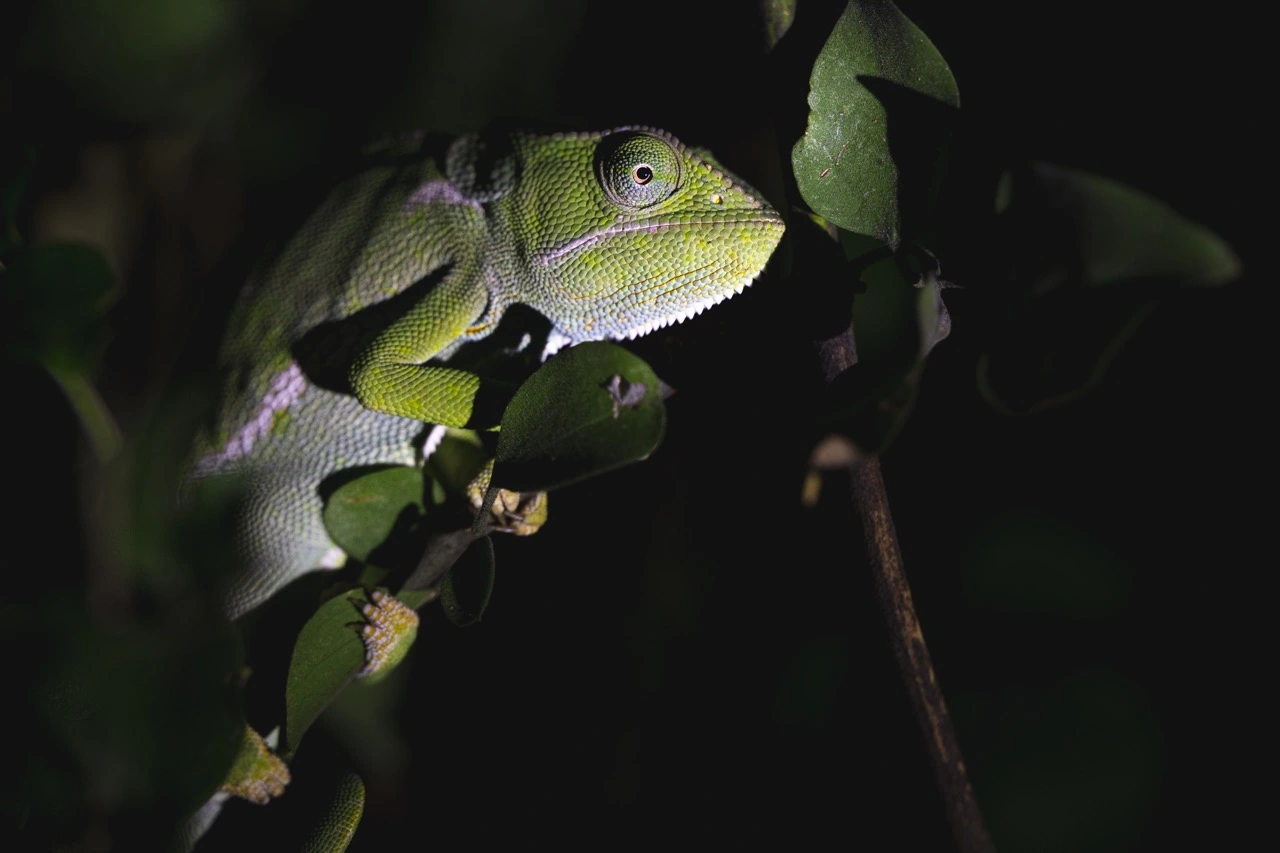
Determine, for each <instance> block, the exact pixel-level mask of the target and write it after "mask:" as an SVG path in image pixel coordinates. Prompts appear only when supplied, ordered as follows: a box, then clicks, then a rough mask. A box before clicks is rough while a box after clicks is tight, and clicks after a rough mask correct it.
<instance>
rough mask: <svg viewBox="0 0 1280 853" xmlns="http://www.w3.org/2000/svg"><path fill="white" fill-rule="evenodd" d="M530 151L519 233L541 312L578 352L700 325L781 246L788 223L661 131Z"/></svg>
mask: <svg viewBox="0 0 1280 853" xmlns="http://www.w3.org/2000/svg"><path fill="white" fill-rule="evenodd" d="M523 147H524V151H523V157H522V160H523V163H522V172H523V178H524V179H523V180H522V181H521V187H520V190H519V191H518V192H519V193H520V194H521V196H522V197H521V199H520V201H519V203H518V208H519V210H520V214H519V215H520V219H521V220H522V222H521V225H520V226H519V227H520V229H521V230H522V231H524V233H523V235H522V238H523V239H522V241H521V242H522V243H523V248H524V251H525V252H526V253H527V255H526V257H527V258H528V260H529V266H530V267H531V268H532V270H533V273H534V276H535V282H536V286H537V290H538V293H537V295H536V297H535V299H536V303H535V304H534V307H535V308H537V309H539V310H540V311H542V312H543V313H544V314H546V315H547V316H548V318H549V319H550V320H551V321H552V323H553V324H554V325H555V327H556V331H557V332H559V333H560V334H562V335H565V336H567V337H568V338H569V340H571V341H575V342H576V341H584V340H594V339H599V338H634V337H637V336H639V335H643V334H647V333H648V332H651V331H653V330H654V329H658V328H661V327H663V326H666V325H669V324H671V323H677V322H680V321H683V320H685V319H687V318H689V317H692V316H693V315H695V314H698V313H700V312H702V311H703V310H705V309H706V308H708V307H710V306H712V305H715V304H716V303H717V302H722V301H724V300H725V299H728V298H729V297H730V296H733V295H734V294H735V293H741V292H742V290H743V288H745V287H746V286H747V285H748V284H750V283H751V282H752V281H753V280H754V279H755V278H756V276H758V275H759V274H760V271H761V270H763V269H764V265H765V263H766V262H767V261H768V260H769V256H770V255H771V254H773V250H774V249H775V248H776V247H777V245H778V241H779V240H780V239H781V238H782V231H783V224H782V218H781V217H780V216H779V215H778V212H777V211H776V210H774V209H773V208H772V207H770V206H769V204H768V203H767V202H765V201H764V200H763V199H762V198H761V197H760V196H759V194H758V193H756V192H755V190H753V189H751V188H750V187H749V186H747V185H746V184H744V183H743V182H742V181H740V180H738V179H737V178H735V177H733V176H732V175H730V174H729V173H728V172H726V171H725V170H724V169H723V168H721V167H720V166H719V165H718V164H717V163H715V162H714V161H713V160H712V159H711V158H710V157H709V156H707V155H706V154H705V153H702V152H695V151H693V150H692V149H689V148H687V147H685V146H684V145H682V144H681V143H680V142H679V141H677V140H676V139H675V138H674V137H672V136H671V135H670V134H668V133H665V132H663V131H660V130H654V129H651V128H620V129H618V130H613V131H609V132H607V133H597V134H581V135H563V136H557V137H539V138H531V139H528V140H525V144H524V146H523ZM533 188H537V189H536V191H535V190H534V189H533ZM531 301H534V300H531Z"/></svg>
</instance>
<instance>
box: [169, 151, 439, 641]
mask: <svg viewBox="0 0 1280 853" xmlns="http://www.w3.org/2000/svg"><path fill="white" fill-rule="evenodd" d="M439 176H440V171H439V169H438V167H437V165H436V162H435V160H433V159H430V158H428V159H417V160H416V161H414V162H411V163H409V164H407V165H406V164H398V165H390V166H381V167H377V168H374V169H371V170H369V171H366V172H363V173H361V174H360V175H358V176H356V177H354V178H352V179H351V180H349V181H347V182H346V183H344V184H342V185H341V186H339V187H338V188H337V189H336V190H335V191H334V192H333V193H332V194H331V195H330V196H329V197H328V198H327V199H326V200H325V202H324V203H323V204H322V205H321V207H320V208H319V209H318V210H317V211H316V212H315V213H314V214H312V215H311V216H310V217H309V218H308V220H307V221H306V223H305V224H304V225H303V226H302V227H301V229H300V230H299V231H298V232H297V233H296V235H295V236H294V237H293V238H292V239H291V240H290V241H289V242H288V243H287V244H286V245H285V247H284V248H283V250H282V251H281V252H280V254H279V255H278V256H277V257H276V258H274V259H273V261H272V262H271V263H270V264H269V265H268V266H266V267H264V268H263V269H260V270H258V271H256V272H255V273H254V275H253V277H252V278H251V280H250V281H249V283H248V284H247V285H246V287H245V290H244V292H243V293H242V294H241V296H240V299H239V301H238V303H237V306H236V308H235V309H234V311H233V313H232V316H231V319H230V322H229V324H228V329H227V334H226V337H225V339H224V342H223V345H222V348H221V350H220V353H219V369H220V374H221V376H222V396H221V402H220V404H219V409H218V412H217V416H216V421H215V428H214V432H213V435H212V436H211V437H209V438H207V439H206V440H205V441H203V442H202V443H201V444H202V446H201V450H200V454H199V456H198V458H197V461H196V463H195V469H194V470H195V474H196V476H197V477H208V476H213V475H224V474H236V475H239V476H241V477H242V478H244V481H245V483H246V487H247V492H248V493H247V498H246V501H245V503H244V506H243V508H242V518H241V520H240V522H239V523H238V524H237V528H238V539H239V541H238V545H239V550H240V552H241V560H242V563H243V574H242V576H241V577H239V578H237V579H235V580H234V581H233V584H232V588H231V592H230V595H229V600H228V601H227V609H228V611H229V613H230V615H231V616H233V617H235V616H238V615H240V614H241V613H244V612H246V611H247V610H250V609H252V608H253V607H255V606H257V605H258V604H259V603H261V602H262V601H264V600H266V599H267V598H268V597H269V596H271V595H272V594H273V593H275V592H276V591H277V590H278V589H279V588H281V587H282V586H284V585H285V584H286V583H288V582H290V581H291V580H293V579H294V578H296V577H298V576H299V575H301V574H303V573H306V572H309V571H312V570H314V569H317V568H332V567H336V566H339V565H341V564H342V561H343V560H344V559H345V556H344V555H343V554H342V552H341V551H340V550H339V549H337V548H336V547H335V546H334V545H333V543H332V541H331V540H330V539H329V537H328V535H327V534H326V532H325V530H324V527H323V524H322V521H321V509H322V507H321V499H320V493H319V486H320V483H321V481H322V480H323V478H324V477H325V476H326V475H327V474H328V473H329V472H333V471H338V470H342V469H344V468H351V467H357V466H362V465H374V464H401V465H408V464H413V463H414V461H415V449H414V442H415V439H417V438H418V437H419V436H420V435H421V434H422V433H423V432H424V430H425V429H426V427H425V426H424V424H422V423H421V422H420V421H417V420H414V419H411V418H402V417H396V416H393V415H386V414H382V413H380V412H375V411H372V410H370V409H367V408H365V407H364V406H363V405H361V403H360V402H359V400H357V399H356V398H355V397H354V396H352V395H351V393H350V390H349V388H347V387H344V382H345V376H344V375H343V374H344V373H345V365H346V364H347V363H348V362H349V360H350V357H351V355H352V353H351V352H350V350H351V349H352V348H353V347H356V346H358V345H359V337H360V336H359V334H358V332H359V330H360V329H361V328H363V327H376V326H377V325H378V323H379V322H380V318H379V316H378V314H379V312H380V311H381V310H382V309H383V307H387V308H391V309H394V305H388V303H387V300H388V299H389V298H391V297H393V296H395V295H396V294H398V293H403V292H404V291H405V290H406V288H409V287H410V286H411V285H414V284H415V283H418V282H419V281H422V280H423V279H425V278H428V277H429V275H430V273H431V272H432V271H433V270H434V269H436V268H438V267H440V266H441V265H442V264H443V263H444V262H445V260H446V259H447V253H446V249H447V247H446V246H444V245H442V244H434V243H432V242H430V241H424V240H422V239H421V238H420V235H421V234H422V233H423V229H425V228H429V227H430V226H432V225H438V223H433V222H429V221H424V219H429V218H430V216H431V215H430V214H424V212H423V211H422V209H420V208H419V209H416V210H415V211H412V212H408V213H407V212H406V200H407V199H408V197H409V196H410V195H411V193H412V192H413V191H414V190H415V188H417V187H419V186H421V185H422V184H423V183H424V182H426V181H431V180H432V179H438V178H439ZM436 213H437V214H438V213H439V212H438V211H437V212H436ZM437 218H438V216H437ZM433 233H437V234H438V233H443V232H442V231H441V230H440V229H439V228H438V227H437V228H435V229H433ZM406 253H409V254H412V256H413V259H414V260H413V261H412V262H410V263H407V264H406V263H403V256H404V255H405V254H406ZM397 255H399V256H400V261H401V262H400V263H391V261H392V260H393V259H395V258H396V256H397ZM326 330H330V331H331V333H330V334H325V332H326Z"/></svg>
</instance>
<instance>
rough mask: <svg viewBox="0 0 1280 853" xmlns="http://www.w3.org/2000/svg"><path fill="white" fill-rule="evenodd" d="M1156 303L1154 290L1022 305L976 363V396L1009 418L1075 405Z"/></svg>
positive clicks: (1056, 296)
mask: <svg viewBox="0 0 1280 853" xmlns="http://www.w3.org/2000/svg"><path fill="white" fill-rule="evenodd" d="M1156 305H1157V300H1156V298H1155V297H1154V296H1153V295H1152V294H1150V293H1149V292H1144V291H1140V290H1134V291H1128V290H1125V291H1086V292H1082V293H1070V292H1067V293H1053V294H1050V295H1049V296H1046V297H1042V298H1039V299H1036V300H1033V301H1032V302H1031V303H1030V304H1028V305H1025V306H1021V307H1019V308H1018V310H1017V311H1016V312H1015V314H1014V318H1013V319H1012V320H1011V321H1009V322H1007V323H1005V324H1004V327H1003V328H1002V329H1000V330H999V331H997V333H996V334H995V335H994V336H993V340H992V343H991V345H990V347H989V348H988V349H987V351H986V352H984V353H983V354H982V355H981V356H979V358H978V392H979V393H980V394H981V395H982V398H983V399H984V400H986V401H987V403H988V404H990V405H991V407H992V408H994V409H995V410H996V411H998V412H1000V413H1001V414H1003V415H1032V414H1037V413H1039V412H1043V411H1047V410H1049V409H1052V408H1056V407H1058V406H1062V405H1066V404H1067V403H1072V402H1074V401H1076V400H1078V399H1080V398H1081V397H1083V396H1084V395H1085V394H1088V393H1089V392H1090V391H1092V390H1093V389H1094V388H1096V387H1098V385H1100V384H1101V383H1102V380H1103V379H1104V378H1106V375H1107V370H1108V369H1109V368H1110V367H1111V365H1112V363H1113V362H1114V361H1115V360H1116V358H1117V357H1119V355H1120V353H1121V352H1123V351H1124V347H1125V346H1126V345H1127V344H1128V343H1129V341H1130V340H1132V339H1133V336H1134V335H1135V334H1137V332H1138V329H1139V328H1140V327H1141V325H1142V323H1143V322H1144V321H1145V320H1146V318H1147V317H1148V316H1150V315H1151V313H1152V311H1153V310H1154V309H1155V307H1156Z"/></svg>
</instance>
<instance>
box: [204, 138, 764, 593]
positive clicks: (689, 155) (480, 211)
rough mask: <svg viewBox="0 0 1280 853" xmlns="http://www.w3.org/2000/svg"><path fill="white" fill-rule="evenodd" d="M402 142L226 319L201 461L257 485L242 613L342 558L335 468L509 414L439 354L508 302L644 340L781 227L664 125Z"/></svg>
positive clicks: (567, 331)
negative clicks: (216, 402) (440, 150)
mask: <svg viewBox="0 0 1280 853" xmlns="http://www.w3.org/2000/svg"><path fill="white" fill-rule="evenodd" d="M417 144H418V143H414V145H417ZM410 147H413V146H410ZM402 153H405V152H402ZM408 153H411V154H412V156H400V157H397V158H392V162H390V163H388V164H385V165H381V166H378V167H376V168H374V169H371V170H369V171H366V172H364V173H362V174H360V175H359V176H358V177H356V178H354V179H352V180H350V181H348V182H347V183H346V184H344V185H342V186H340V187H339V188H338V189H337V190H336V191H335V192H334V193H333V194H331V195H330V196H329V198H328V199H327V200H326V201H325V202H324V204H323V205H322V206H321V207H320V209H319V210H317V211H316V212H315V213H314V214H313V215H312V216H311V218H310V219H309V220H308V221H307V222H306V224H305V225H304V226H303V227H302V229H301V230H300V231H299V232H298V234H297V236H295V237H294V238H293V240H292V241H291V242H290V243H289V244H288V245H287V246H286V247H285V249H284V250H283V251H282V253H281V254H280V255H279V257H278V258H277V259H276V260H275V261H274V262H273V263H272V264H271V265H270V266H268V267H267V268H265V269H263V270H261V271H259V272H258V273H257V274H256V275H255V277H254V278H253V280H252V281H251V282H250V283H249V285H248V287H247V288H246V292H245V294H244V295H243V297H242V299H241V301H240V304H239V306H238V307H237V309H236V311H235V312H234V313H233V316H232V319H231V324H230V328H229V330H228V334H227V337H226V342H225V344H224V346H223V349H222V352H221V356H220V365H221V367H222V369H223V370H224V373H225V376H226V384H225V387H224V399H223V403H222V406H221V408H220V410H219V414H218V419H217V423H216V425H215V428H214V431H213V434H212V436H211V437H210V438H209V439H208V440H207V441H205V442H204V445H203V449H202V451H201V455H200V458H199V459H198V461H197V463H196V466H195V472H196V475H197V476H198V477H206V476H209V475H213V474H224V473H237V474H240V475H242V476H244V477H245V478H246V480H247V483H248V487H249V492H250V496H249V500H248V502H247V506H246V507H245V511H244V516H243V521H242V523H241V525H240V531H239V533H238V538H239V540H240V541H239V544H240V546H241V548H242V551H243V554H244V561H245V573H244V575H243V576H242V578H241V579H240V580H239V581H238V583H237V585H236V587H235V589H234V590H233V593H232V598H231V599H230V601H229V602H228V609H229V610H230V612H231V613H232V615H239V614H240V613H243V612H245V611H247V610H249V609H250V608H252V607H254V606H256V605H257V604H259V603H261V602H262V601H264V600H265V599H266V598H267V597H269V596H270V595H271V594H273V593H274V592H275V591H277V590H278V589H279V588H281V587H282V586H284V585H285V584H286V583H288V582H289V581H291V580H293V579H294V578H296V577H297V576H298V575H300V574H302V573H305V572H308V571H311V570H314V569H317V568H324V567H333V566H336V565H340V564H341V561H342V559H343V555H342V554H341V552H340V551H338V549H336V548H335V546H334V545H333V543H332V542H331V541H330V539H329V537H328V536H327V534H326V533H325V530H324V527H323V523H322V520H321V509H322V507H321V499H320V495H319V492H318V487H319V485H320V482H321V481H322V480H323V479H324V478H325V477H326V476H327V475H329V474H331V473H333V472H335V471H339V470H342V469H345V468H351V467H355V466H362V465H370V464H385V463H391V464H403V465H411V464H415V463H416V462H417V461H420V459H421V455H422V447H421V441H420V439H421V438H422V437H423V435H424V434H425V432H426V431H427V429H428V427H427V426H426V425H427V424H441V425H447V426H468V427H475V428H491V427H494V426H496V425H497V418H498V417H499V416H500V414H501V412H500V410H499V411H493V410H491V408H486V406H485V405H484V399H485V387H484V384H483V382H482V380H481V378H480V377H479V376H477V375H476V374H474V373H471V372H468V371H466V370H462V369H458V368H455V367H450V366H447V365H446V364H444V362H447V360H448V359H449V358H450V356H452V355H453V354H454V353H455V352H456V350H457V349H458V347H459V346H460V345H461V344H462V343H464V342H467V341H473V340H477V339H479V338H483V337H484V336H486V335H488V334H489V333H490V332H491V331H492V330H493V329H494V327H496V325H497V323H498V321H499V319H500V318H501V316H502V314H503V312H504V311H505V310H506V308H507V307H509V306H510V305H513V304H515V303H523V304H525V305H528V306H530V307H532V308H533V309H535V310H536V311H538V312H540V313H541V314H543V315H544V316H545V317H546V318H547V319H548V320H549V321H550V322H551V325H552V333H551V340H550V342H549V345H548V349H549V350H550V349H554V348H555V347H556V346H558V345H561V344H565V343H577V342H580V341H586V340H595V339H601V338H625V337H636V336H637V335H641V334H645V333H647V332H649V331H652V330H653V329H656V328H659V327H662V326H665V325H668V324H670V323H673V322H677V321H680V320H683V319H685V318H687V317H690V316H692V315H693V314H696V313H698V312H700V311H702V310H703V309H704V308H706V307H708V306H709V305H712V304H714V303H717V302H720V301H722V300H723V299H725V298H727V297H729V296H731V295H733V294H734V293H735V292H741V291H742V289H743V288H744V287H745V286H746V285H747V284H749V283H750V282H751V281H752V280H753V279H754V278H755V277H756V276H757V275H758V274H759V273H760V271H761V269H763V267H764V265H765V262H766V261H767V260H768V258H769V255H770V254H771V253H772V252H773V249H774V248H775V247H776V245H777V243H778V241H779V239H780V238H781V235H782V230H783V226H782V221H781V218H780V217H779V216H778V214H777V213H776V212H775V211H774V210H773V209H772V208H771V207H769V205H768V204H767V203H766V202H764V201H763V200H762V199H760V198H759V197H758V196H757V195H756V194H755V192H754V191H752V190H751V189H750V188H748V187H745V186H744V185H743V184H742V183H741V182H739V181H737V180H736V179H734V178H733V177H732V176H730V175H728V174H727V173H726V172H724V171H723V170H722V169H721V168H720V167H719V166H717V165H716V164H715V163H714V162H713V161H711V160H710V158H709V157H708V156H706V155H704V154H701V153H695V152H694V151H692V150H690V149H688V148H686V147H685V146H683V145H681V144H680V143H679V142H677V141H676V140H675V139H673V138H672V137H670V136H669V135H667V134H665V133H663V132H662V131H655V130H648V129H641V128H637V129H620V130H616V131H610V132H607V133H596V134H559V135H551V136H538V135H533V134H525V133H511V134H502V135H501V136H498V137H493V138H486V139H483V140H482V138H481V137H477V136H465V137H460V138H459V139H457V140H455V141H454V142H453V143H452V144H451V145H450V146H449V148H448V150H447V152H446V153H444V154H443V155H432V154H430V153H429V152H428V151H427V150H426V147H425V145H424V146H423V147H422V149H421V150H417V151H413V152H408ZM415 444H416V445H417V446H415Z"/></svg>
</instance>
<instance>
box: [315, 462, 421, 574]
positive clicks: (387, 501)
mask: <svg viewBox="0 0 1280 853" xmlns="http://www.w3.org/2000/svg"><path fill="white" fill-rule="evenodd" d="M423 488H424V479H423V474H422V471H421V469H418V468H409V467H405V466H395V467H391V468H384V469H381V470H378V471H374V472H373V473H371V474H365V475H364V476H361V477H357V478H356V479H354V480H351V481H350V482H347V483H344V484H343V485H341V486H339V487H338V488H337V489H335V490H334V492H333V494H332V495H330V496H329V499H328V500H327V501H326V502H325V505H324V526H325V529H326V530H327V531H328V532H329V535H330V536H331V537H332V538H333V541H334V542H335V543H337V545H338V546H339V547H341V548H342V550H344V551H346V552H347V554H349V555H350V556H351V557H354V558H355V559H357V560H360V561H361V562H364V561H367V560H368V559H369V555H370V554H371V553H372V552H373V551H374V549H376V548H377V547H378V546H380V545H382V544H383V543H384V542H386V541H387V540H388V539H389V538H391V536H392V533H393V531H395V530H396V528H397V527H398V526H404V525H407V524H408V523H410V522H412V521H416V520H417V519H418V518H420V517H421V516H422V514H423V513H424V512H425V511H426V506H425V504H424V502H423V499H422V496H423Z"/></svg>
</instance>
